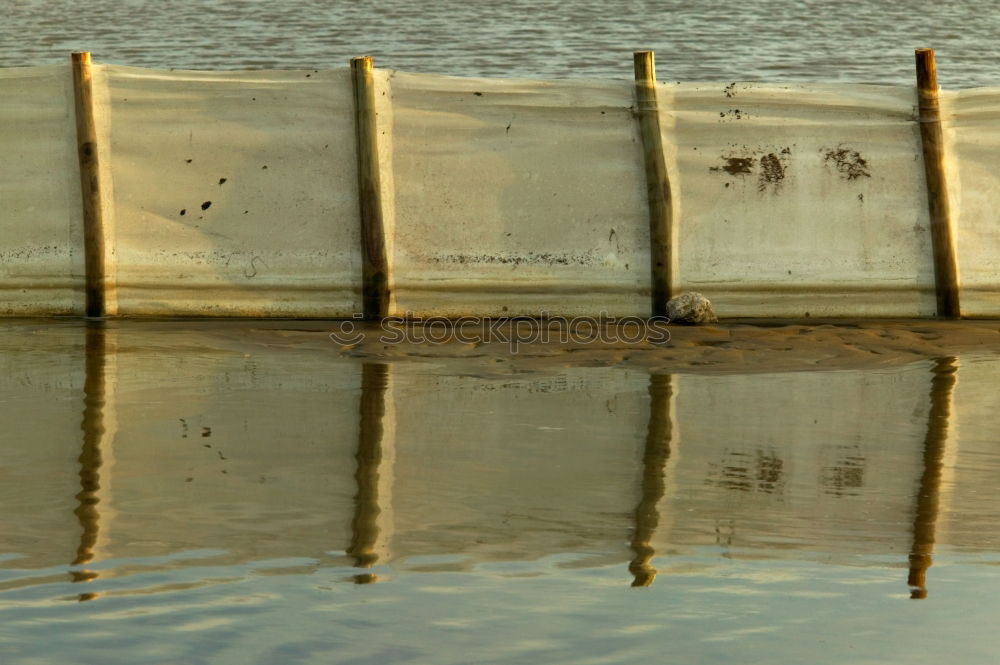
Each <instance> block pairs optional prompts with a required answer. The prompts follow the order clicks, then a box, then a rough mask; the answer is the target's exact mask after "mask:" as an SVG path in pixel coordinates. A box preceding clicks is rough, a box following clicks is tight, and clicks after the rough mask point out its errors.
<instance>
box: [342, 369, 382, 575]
mask: <svg viewBox="0 0 1000 665" xmlns="http://www.w3.org/2000/svg"><path fill="white" fill-rule="evenodd" d="M388 377H389V366H388V365H383V364H380V363H364V364H363V365H362V366H361V408H360V416H359V424H358V450H357V453H356V455H355V459H356V460H357V468H356V469H355V471H354V480H355V482H356V483H357V487H358V491H357V494H355V495H354V519H352V520H351V544H350V545H349V546H348V548H347V554H350V555H351V556H352V557H354V565H355V567H356V568H371V567H372V566H374V565H375V564H376V563H377V562H378V552H377V551H376V544H377V543H378V537H379V528H378V516H379V514H380V513H381V512H382V508H381V506H380V505H379V498H380V497H379V467H380V465H381V463H382V449H383V444H382V437H383V435H384V433H385V430H384V427H383V424H382V420H383V418H384V417H385V399H386V397H385V394H386V390H387V388H388V385H389V378H388ZM377 579H378V578H377V576H376V575H375V573H372V572H366V573H359V574H358V575H355V576H354V582H355V584H371V583H372V582H375V581H376V580H377Z"/></svg>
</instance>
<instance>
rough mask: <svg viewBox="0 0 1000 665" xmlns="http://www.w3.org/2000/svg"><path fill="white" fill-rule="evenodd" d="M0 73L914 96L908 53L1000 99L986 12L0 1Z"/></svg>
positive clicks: (961, 5) (579, 0)
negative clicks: (362, 62) (572, 80)
mask: <svg viewBox="0 0 1000 665" xmlns="http://www.w3.org/2000/svg"><path fill="white" fill-rule="evenodd" d="M0 7H2V8H3V15H4V20H3V23H2V25H0V66H6V67H11V66H26V65H37V64H42V63H50V62H63V61H66V60H67V58H68V53H69V52H70V51H73V50H90V51H93V52H94V54H95V58H96V59H97V60H99V61H101V62H114V63H119V64H130V65H137V66H145V67H160V68H166V67H177V68H186V69H246V68H251V69H256V68H314V67H315V68H329V67H339V66H343V65H345V64H346V63H347V62H348V60H349V59H350V58H351V57H352V56H357V55H364V54H372V55H374V56H375V57H376V58H377V60H376V63H377V65H378V66H382V67H389V68H395V69H404V70H409V71H417V72H434V73H445V74H454V75H462V76H491V77H535V78H556V77H559V78H561V77H598V78H631V76H632V64H631V53H632V51H633V50H637V49H646V48H651V49H654V50H655V51H656V52H657V57H658V63H659V65H658V73H659V75H660V77H661V78H665V79H672V78H676V79H677V80H687V81H692V80H768V81H772V80H787V79H795V80H814V81H815V80H820V81H838V80H843V81H859V82H880V83H883V82H884V83H902V84H907V83H910V82H912V81H913V49H914V48H919V47H932V48H935V49H936V50H937V52H938V63H939V70H940V80H941V83H942V85H943V86H944V87H951V88H958V87H968V86H984V85H998V84H1000V64H998V61H997V58H996V55H995V49H994V48H992V45H993V44H994V42H995V37H996V34H997V32H998V28H1000V12H997V11H996V8H995V7H994V6H992V5H991V4H990V3H988V2H987V3H983V2H973V1H972V0H954V1H952V2H904V1H900V2H874V1H868V2H829V1H827V0H798V1H795V0H755V1H754V2H735V3H734V2H726V3H724V2H708V1H707V0H693V1H692V0H665V1H661V2H634V1H633V2H629V1H622V0H607V1H601V2H597V1H593V0H567V1H560V2H553V1H551V0H532V1H531V2H528V1H527V0H510V1H508V2H502V3H499V2H498V3H487V2H412V1H404V0H389V1H387V2H380V3H376V4H372V3H363V2H347V1H338V0H283V1H282V2H273V1H271V0H226V1H222V0H156V1H152V0H93V1H92V2H88V3H87V4H86V5H85V6H81V5H80V4H79V3H75V2H65V1H62V2H60V1H56V0H3V2H0Z"/></svg>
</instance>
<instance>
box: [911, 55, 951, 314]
mask: <svg viewBox="0 0 1000 665" xmlns="http://www.w3.org/2000/svg"><path fill="white" fill-rule="evenodd" d="M916 60H917V96H918V103H919V114H920V115H919V118H920V142H921V144H922V147H923V152H924V172H925V174H926V176H927V201H928V204H929V206H930V213H931V244H932V245H933V251H934V287H935V290H936V292H937V314H938V316H942V317H947V318H953V319H957V318H959V317H960V316H961V315H962V310H961V307H960V304H959V297H958V296H959V292H958V259H957V258H956V251H955V238H954V235H953V233H952V227H951V211H950V207H949V204H948V179H947V177H946V175H945V170H944V137H943V135H942V132H941V110H940V106H939V103H938V84H937V67H936V66H935V64H934V49H929V48H922V49H917V51H916Z"/></svg>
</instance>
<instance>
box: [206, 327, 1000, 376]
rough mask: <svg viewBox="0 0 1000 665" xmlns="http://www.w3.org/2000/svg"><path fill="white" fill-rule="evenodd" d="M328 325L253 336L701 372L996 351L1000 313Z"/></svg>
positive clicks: (381, 353) (341, 349) (376, 353)
mask: <svg viewBox="0 0 1000 665" xmlns="http://www.w3.org/2000/svg"><path fill="white" fill-rule="evenodd" d="M514 325H516V323H515V322H506V323H505V324H504V326H502V327H499V332H500V333H504V332H506V333H507V336H508V338H509V337H512V336H513V335H514V333H513V332H512V331H511V327H512V326H514ZM332 329H333V328H332V324H331V323H329V322H327V323H319V322H295V323H291V322H284V323H281V322H272V323H268V324H263V325H261V324H256V323H255V324H254V327H253V330H252V334H251V337H252V338H253V339H254V340H256V341H257V342H259V343H261V344H265V345H268V346H272V345H274V344H289V345H293V346H299V345H306V346H311V345H313V344H316V343H317V342H318V343H320V344H323V345H325V344H331V345H332V348H333V349H334V350H335V351H336V352H337V353H340V354H342V355H345V356H348V357H357V358H364V359H372V360H378V359H387V360H394V361H396V360H407V359H408V360H414V361H421V360H423V361H434V360H443V359H446V358H455V359H464V360H469V361H475V362H476V363H478V364H481V365H483V366H485V367H494V368H495V369H496V371H498V372H506V371H509V368H514V369H523V370H532V369H545V368H551V367H560V366H584V367H587V366H591V367H593V366H611V365H619V366H623V367H636V368H643V369H647V370H652V371H671V372H698V373H702V372H722V373H732V372H740V373H744V372H771V371H795V370H817V369H855V368H864V367H872V366H891V365H899V364H905V363H909V362H913V361H916V360H921V359H927V358H940V357H945V356H950V355H954V354H957V353H960V352H962V353H967V352H976V351H981V352H984V353H991V352H992V353H997V352H1000V321H996V320H975V321H973V320H967V321H937V320H921V321H917V320H902V319H897V320H873V319H859V320H844V319H840V320H830V321H810V322H803V321H762V320H752V321H751V320H742V321H727V322H723V323H720V324H717V325H710V326H670V327H669V331H670V341H669V342H666V343H664V344H654V343H652V342H649V341H643V342H639V343H635V344H629V343H617V344H606V343H605V344H601V343H592V344H587V343H579V342H572V341H560V340H558V339H553V340H550V341H549V342H547V343H525V344H519V345H518V346H517V352H516V353H512V352H511V346H510V344H507V343H504V342H502V341H492V342H473V343H459V342H453V341H452V342H447V343H429V342H425V343H419V344H418V343H398V344H396V343H384V342H383V341H380V339H379V337H380V333H381V331H380V329H379V328H378V327H377V326H373V325H370V326H364V327H360V328H359V329H358V330H359V332H363V333H365V334H366V337H365V339H364V340H363V341H361V342H360V343H358V344H354V345H350V344H346V345H339V344H335V343H334V342H333V341H332V340H329V339H328V338H327V336H325V335H324V336H322V337H321V338H317V334H318V333H321V332H323V331H330V330H332ZM218 330H219V331H220V332H222V331H223V330H225V327H220V328H219V329H218ZM223 334H225V333H223ZM470 336H473V337H474V336H475V335H474V334H473V335H470ZM497 337H499V335H497ZM498 366H500V367H498ZM501 368H503V369H501Z"/></svg>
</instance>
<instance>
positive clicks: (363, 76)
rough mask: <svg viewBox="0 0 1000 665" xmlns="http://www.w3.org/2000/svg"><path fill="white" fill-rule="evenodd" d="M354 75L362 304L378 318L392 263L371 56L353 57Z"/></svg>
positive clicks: (383, 311) (386, 305)
mask: <svg viewBox="0 0 1000 665" xmlns="http://www.w3.org/2000/svg"><path fill="white" fill-rule="evenodd" d="M351 78H352V80H353V83H354V85H353V89H354V120H355V137H356V139H357V151H358V196H359V200H360V203H361V280H362V286H361V293H362V303H363V307H364V316H365V318H366V319H379V318H383V317H385V316H387V315H388V313H389V263H388V259H387V256H386V249H385V228H384V225H383V220H382V186H381V176H380V172H379V163H378V132H377V127H376V123H375V120H376V114H375V83H374V79H373V77H372V58H371V56H364V57H361V58H352V59H351Z"/></svg>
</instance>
